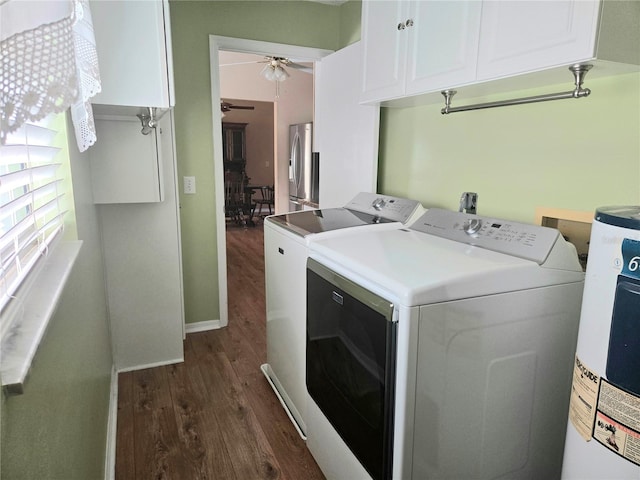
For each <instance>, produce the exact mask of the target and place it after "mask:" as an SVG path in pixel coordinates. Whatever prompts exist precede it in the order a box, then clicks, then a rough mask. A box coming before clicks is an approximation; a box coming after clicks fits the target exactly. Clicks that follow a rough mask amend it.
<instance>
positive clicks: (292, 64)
mask: <svg viewBox="0 0 640 480" xmlns="http://www.w3.org/2000/svg"><path fill="white" fill-rule="evenodd" d="M287 67H291V68H294V69H296V70H298V71H300V72H304V73H313V67H308V66H307V65H301V64H299V63H295V62H290V63H288V64H287Z"/></svg>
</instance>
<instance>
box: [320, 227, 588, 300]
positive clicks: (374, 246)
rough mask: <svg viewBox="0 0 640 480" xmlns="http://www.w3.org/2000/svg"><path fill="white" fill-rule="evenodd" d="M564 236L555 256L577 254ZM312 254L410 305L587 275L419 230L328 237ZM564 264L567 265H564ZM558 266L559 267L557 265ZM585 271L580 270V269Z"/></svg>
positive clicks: (358, 231) (370, 287)
mask: <svg viewBox="0 0 640 480" xmlns="http://www.w3.org/2000/svg"><path fill="white" fill-rule="evenodd" d="M563 243H564V240H562V238H561V237H560V239H559V240H558V242H557V243H556V247H554V249H553V250H554V253H552V254H550V257H554V259H555V258H556V257H564V256H570V255H573V256H574V257H575V256H576V253H575V249H573V248H571V249H565V248H563ZM309 251H310V254H309V256H310V257H311V258H313V259H315V260H317V261H318V262H320V263H322V264H323V265H325V266H326V267H328V268H329V269H331V270H333V271H335V272H336V273H339V274H341V275H343V276H344V277H346V278H348V279H350V280H352V281H354V282H356V283H357V284H359V285H361V286H362V287H363V288H365V289H367V290H370V291H372V292H374V293H376V294H378V295H380V296H382V297H384V298H387V299H389V300H390V301H392V302H394V303H395V302H397V303H399V304H401V305H406V306H417V305H428V304H431V303H436V302H443V301H451V300H458V299H463V298H471V297H479V296H484V295H494V294H500V293H505V292H511V291H517V290H526V289H530V288H541V287H547V286H550V285H558V284H562V283H572V282H581V281H583V280H584V273H583V272H582V270H581V268H580V264H579V263H578V262H577V259H576V261H575V264H576V270H568V269H564V268H545V267H543V266H540V265H538V264H537V263H536V262H534V261H531V260H526V259H523V258H518V257H515V256H513V255H506V254H504V253H499V252H495V251H492V250H487V249H485V248H480V247H475V246H471V245H467V244H464V243H461V242H456V241H452V240H448V239H445V238H441V237H438V236H435V235H430V234H426V233H422V232H419V231H416V230H413V229H407V228H399V229H391V230H380V229H378V230H375V231H367V232H365V231H364V229H355V231H353V232H352V233H351V234H350V235H345V236H340V237H332V238H329V237H323V238H320V239H318V240H316V241H314V242H312V243H310V244H309ZM558 263H559V264H563V262H558ZM554 265H555V264H554ZM578 270H579V271H578Z"/></svg>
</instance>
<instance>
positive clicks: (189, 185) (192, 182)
mask: <svg viewBox="0 0 640 480" xmlns="http://www.w3.org/2000/svg"><path fill="white" fill-rule="evenodd" d="M182 180H183V183H184V187H183V188H184V193H185V195H192V194H194V193H196V177H182Z"/></svg>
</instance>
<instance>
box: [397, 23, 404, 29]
mask: <svg viewBox="0 0 640 480" xmlns="http://www.w3.org/2000/svg"><path fill="white" fill-rule="evenodd" d="M404 28H405V26H404V23H402V22H400V23H399V24H398V30H404Z"/></svg>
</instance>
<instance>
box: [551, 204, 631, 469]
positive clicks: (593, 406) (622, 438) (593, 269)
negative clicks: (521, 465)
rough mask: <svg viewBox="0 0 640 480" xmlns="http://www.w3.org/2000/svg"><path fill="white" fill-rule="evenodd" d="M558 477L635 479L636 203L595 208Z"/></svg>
mask: <svg viewBox="0 0 640 480" xmlns="http://www.w3.org/2000/svg"><path fill="white" fill-rule="evenodd" d="M562 478H563V479H573V480H585V479H594V480H596V479H597V480H600V479H603V478H606V479H607V480H609V479H611V480H612V479H625V480H631V479H635V480H640V206H635V207H632V206H623V207H603V208H599V209H597V210H596V212H595V219H594V221H593V225H592V228H591V239H590V242H589V260H588V263H587V273H586V279H585V286H584V299H583V302H582V313H581V316H580V333H579V335H578V345H577V348H576V357H575V366H574V377H573V386H572V391H571V403H570V411H569V425H568V427H567V438H566V443H565V451H564V464H563V467H562Z"/></svg>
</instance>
